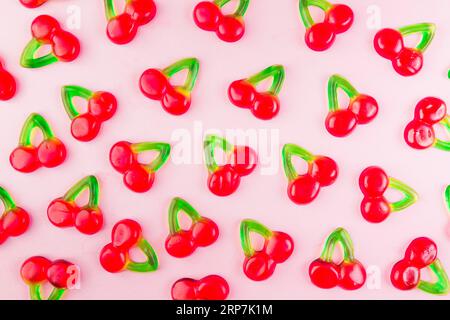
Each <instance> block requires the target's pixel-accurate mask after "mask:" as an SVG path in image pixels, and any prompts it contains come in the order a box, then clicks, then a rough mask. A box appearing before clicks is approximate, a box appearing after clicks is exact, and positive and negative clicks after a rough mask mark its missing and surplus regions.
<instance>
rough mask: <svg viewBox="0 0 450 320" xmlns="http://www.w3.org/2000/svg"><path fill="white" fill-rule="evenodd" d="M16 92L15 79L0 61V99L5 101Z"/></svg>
mask: <svg viewBox="0 0 450 320" xmlns="http://www.w3.org/2000/svg"><path fill="white" fill-rule="evenodd" d="M15 94H16V80H15V79H14V77H13V76H12V75H11V73H9V72H8V71H7V70H6V69H5V68H4V67H3V64H2V62H1V61H0V100H3V101H6V100H9V99H11V98H12V97H14V95H15Z"/></svg>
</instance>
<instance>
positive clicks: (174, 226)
mask: <svg viewBox="0 0 450 320" xmlns="http://www.w3.org/2000/svg"><path fill="white" fill-rule="evenodd" d="M180 211H183V212H184V213H186V214H187V215H188V216H189V218H191V220H192V221H193V222H195V221H198V220H200V219H201V218H202V216H201V215H200V214H199V213H198V212H197V210H195V209H194V208H193V207H192V206H191V205H190V204H189V203H188V202H187V201H186V200H184V199H182V198H179V197H177V198H174V199H173V200H172V202H171V203H170V207H169V230H170V234H175V233H177V232H178V231H180V230H181V227H180V223H179V220H178V213H179V212H180Z"/></svg>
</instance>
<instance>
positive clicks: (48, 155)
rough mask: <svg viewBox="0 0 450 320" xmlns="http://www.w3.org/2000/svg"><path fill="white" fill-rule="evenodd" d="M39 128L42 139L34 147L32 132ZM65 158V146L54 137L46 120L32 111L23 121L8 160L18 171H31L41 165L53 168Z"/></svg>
mask: <svg viewBox="0 0 450 320" xmlns="http://www.w3.org/2000/svg"><path fill="white" fill-rule="evenodd" d="M36 128H39V130H41V132H42V134H43V136H44V137H43V138H44V140H43V141H42V142H41V143H40V144H39V146H38V147H35V146H34V145H33V144H32V133H33V131H34V130H35V129H36ZM65 159H66V147H65V146H64V144H63V143H62V142H61V141H60V140H59V139H58V138H56V137H55V135H54V134H53V131H52V129H51V128H50V126H49V124H48V122H47V121H46V120H45V119H44V118H43V117H42V116H41V115H39V114H37V113H32V114H31V115H30V116H29V117H28V118H27V120H26V121H25V123H24V125H23V128H22V131H21V133H20V138H19V146H18V147H17V148H16V149H14V150H13V152H12V153H11V155H10V157H9V161H10V163H11V165H12V167H13V168H14V169H16V170H17V171H20V172H26V173H29V172H33V171H35V170H36V169H38V168H40V167H41V166H44V167H47V168H53V167H56V166H59V165H60V164H61V163H63V162H64V160H65Z"/></svg>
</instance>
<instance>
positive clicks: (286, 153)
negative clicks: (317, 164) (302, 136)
mask: <svg viewBox="0 0 450 320" xmlns="http://www.w3.org/2000/svg"><path fill="white" fill-rule="evenodd" d="M292 156H298V157H300V158H302V159H303V160H305V161H306V162H308V163H309V162H311V161H313V160H314V159H315V156H314V155H313V154H312V153H310V152H309V151H307V150H306V149H303V148H302V147H299V146H297V145H295V144H289V143H288V144H285V145H284V146H283V151H282V160H283V168H284V173H285V174H286V177H287V178H288V180H289V181H292V180H295V179H296V178H297V177H298V173H297V171H296V170H295V167H294V165H293V163H292Z"/></svg>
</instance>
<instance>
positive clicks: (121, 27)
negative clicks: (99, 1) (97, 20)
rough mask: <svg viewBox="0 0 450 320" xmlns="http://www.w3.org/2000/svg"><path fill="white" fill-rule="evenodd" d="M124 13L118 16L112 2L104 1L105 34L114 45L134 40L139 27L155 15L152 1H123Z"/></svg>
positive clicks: (109, 0)
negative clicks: (106, 20)
mask: <svg viewBox="0 0 450 320" xmlns="http://www.w3.org/2000/svg"><path fill="white" fill-rule="evenodd" d="M125 3H126V4H125V9H124V12H123V13H121V14H118V13H117V12H116V8H115V6H114V0H105V10H106V18H107V19H108V26H107V28H106V34H107V35H108V38H109V39H110V40H111V41H112V42H114V43H115V44H126V43H129V42H130V41H132V40H133V39H134V37H135V36H136V34H137V31H138V29H139V27H141V26H143V25H146V24H148V23H149V22H150V21H152V20H153V18H154V17H155V15H156V5H155V3H154V1H153V0H125Z"/></svg>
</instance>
